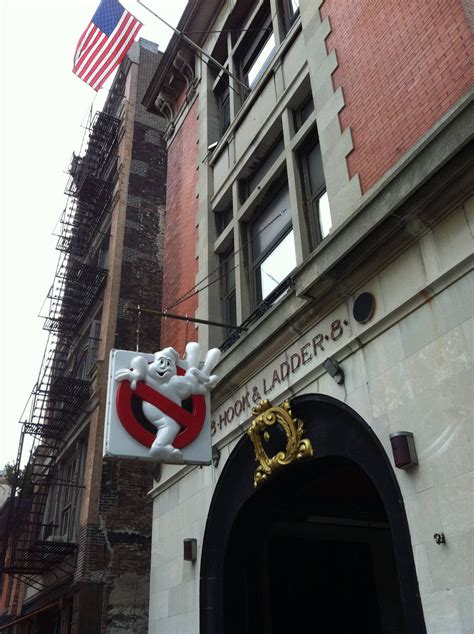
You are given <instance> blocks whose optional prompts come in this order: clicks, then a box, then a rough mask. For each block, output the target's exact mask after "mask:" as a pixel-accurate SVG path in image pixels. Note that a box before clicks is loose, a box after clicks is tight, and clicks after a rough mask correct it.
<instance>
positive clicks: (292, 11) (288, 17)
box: [280, 0, 300, 30]
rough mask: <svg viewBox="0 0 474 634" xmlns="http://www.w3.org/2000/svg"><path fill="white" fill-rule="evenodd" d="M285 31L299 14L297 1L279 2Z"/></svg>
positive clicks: (282, 0) (283, 0)
mask: <svg viewBox="0 0 474 634" xmlns="http://www.w3.org/2000/svg"><path fill="white" fill-rule="evenodd" d="M280 1H281V7H282V10H283V15H284V17H285V23H286V28H287V30H288V29H289V28H290V27H291V26H292V24H293V23H294V22H295V21H296V19H297V17H298V16H299V14H300V3H299V0H280Z"/></svg>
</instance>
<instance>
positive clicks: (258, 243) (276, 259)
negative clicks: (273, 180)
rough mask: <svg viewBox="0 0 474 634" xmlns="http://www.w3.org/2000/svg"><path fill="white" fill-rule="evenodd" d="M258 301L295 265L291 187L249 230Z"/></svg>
mask: <svg viewBox="0 0 474 634" xmlns="http://www.w3.org/2000/svg"><path fill="white" fill-rule="evenodd" d="M250 239H251V244H252V263H253V269H254V275H255V290H256V300H257V303H260V302H261V301H262V300H264V299H265V297H267V296H268V295H269V294H270V293H271V292H272V291H273V290H274V289H275V288H276V287H277V286H278V285H279V284H280V283H281V282H283V280H284V279H285V278H286V277H288V275H289V274H290V273H291V271H292V270H293V269H294V268H295V266H296V253H295V240H294V235H293V229H292V226H291V209H290V198H289V192H288V185H287V184H285V185H284V186H283V187H282V188H281V189H280V190H279V191H278V193H277V194H276V195H275V196H274V197H273V198H272V199H271V201H270V202H269V203H268V204H267V205H266V206H265V208H264V210H263V211H262V212H261V213H260V215H259V216H258V218H257V219H256V221H255V222H254V223H253V224H252V225H251V228H250Z"/></svg>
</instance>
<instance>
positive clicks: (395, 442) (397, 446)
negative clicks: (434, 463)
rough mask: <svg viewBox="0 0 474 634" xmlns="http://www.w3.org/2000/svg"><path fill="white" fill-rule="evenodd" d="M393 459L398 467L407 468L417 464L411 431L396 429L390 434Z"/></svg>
mask: <svg viewBox="0 0 474 634" xmlns="http://www.w3.org/2000/svg"><path fill="white" fill-rule="evenodd" d="M390 444H391V445H392V452H393V461H394V463H395V466H396V467H397V468H398V469H409V468H410V467H413V466H414V465H416V464H418V457H417V455H416V449H415V439H414V438H413V434H412V433H411V431H396V432H394V433H393V434H390Z"/></svg>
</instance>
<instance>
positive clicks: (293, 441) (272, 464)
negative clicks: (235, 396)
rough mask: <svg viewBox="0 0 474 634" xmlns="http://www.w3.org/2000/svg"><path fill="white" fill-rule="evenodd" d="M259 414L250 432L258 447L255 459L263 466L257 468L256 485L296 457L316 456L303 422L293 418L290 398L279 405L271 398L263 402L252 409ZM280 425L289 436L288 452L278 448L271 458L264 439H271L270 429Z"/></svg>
mask: <svg viewBox="0 0 474 634" xmlns="http://www.w3.org/2000/svg"><path fill="white" fill-rule="evenodd" d="M252 413H253V414H254V415H255V416H256V418H254V420H253V421H252V423H251V425H250V427H249V429H248V430H247V434H248V435H249V436H250V440H251V441H252V443H253V446H254V449H255V459H256V461H257V462H259V463H260V464H259V466H258V467H257V469H256V471H255V476H254V480H253V482H254V486H255V487H257V486H258V485H259V484H261V483H262V482H264V481H265V480H267V478H268V476H270V475H271V474H272V473H273V472H274V471H277V470H278V469H281V468H282V467H285V466H287V465H289V464H291V463H292V462H295V460H300V459H301V458H309V457H311V456H312V455H313V447H312V445H311V441H310V440H309V439H308V438H303V433H304V427H303V421H301V420H299V419H297V418H293V415H292V413H291V406H290V402H289V401H285V402H284V403H282V404H281V405H280V406H278V407H273V406H272V404H271V403H270V401H267V400H265V401H260V403H258V405H256V406H255V407H254V408H253V409H252ZM275 424H278V425H280V426H281V427H282V428H283V431H284V432H285V435H286V448H285V451H278V452H277V453H276V454H275V455H274V456H272V457H269V456H268V454H267V452H266V451H265V449H264V448H263V443H262V436H263V440H264V441H268V440H269V438H270V434H269V431H268V428H270V427H272V426H273V425H275Z"/></svg>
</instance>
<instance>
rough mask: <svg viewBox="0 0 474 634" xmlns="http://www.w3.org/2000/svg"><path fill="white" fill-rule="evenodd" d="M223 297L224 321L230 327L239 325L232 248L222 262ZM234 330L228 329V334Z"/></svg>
mask: <svg viewBox="0 0 474 634" xmlns="http://www.w3.org/2000/svg"><path fill="white" fill-rule="evenodd" d="M221 271H222V273H221V276H222V295H223V302H224V319H225V322H226V323H227V324H229V326H231V325H232V326H233V325H235V324H236V323H237V307H236V301H235V255H234V249H233V248H232V249H231V250H230V251H228V252H227V253H226V254H225V255H223V256H222V260H221ZM231 332H232V328H228V333H229V334H230V333H231Z"/></svg>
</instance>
